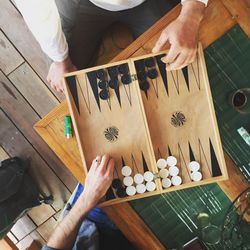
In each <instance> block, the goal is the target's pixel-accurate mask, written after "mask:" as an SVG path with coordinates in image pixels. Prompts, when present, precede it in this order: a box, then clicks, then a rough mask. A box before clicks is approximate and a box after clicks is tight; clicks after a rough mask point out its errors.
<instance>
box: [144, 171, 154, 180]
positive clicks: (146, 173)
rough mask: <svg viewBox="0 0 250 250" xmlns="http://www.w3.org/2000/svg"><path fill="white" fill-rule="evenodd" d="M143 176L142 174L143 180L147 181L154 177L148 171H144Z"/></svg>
mask: <svg viewBox="0 0 250 250" xmlns="http://www.w3.org/2000/svg"><path fill="white" fill-rule="evenodd" d="M143 176H144V180H145V181H148V182H149V181H152V180H153V179H154V174H153V173H152V172H150V171H146V172H145V173H144V175H143Z"/></svg>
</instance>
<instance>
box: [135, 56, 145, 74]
mask: <svg viewBox="0 0 250 250" xmlns="http://www.w3.org/2000/svg"><path fill="white" fill-rule="evenodd" d="M135 69H136V71H137V72H139V71H145V64H144V60H143V59H142V60H139V61H135Z"/></svg>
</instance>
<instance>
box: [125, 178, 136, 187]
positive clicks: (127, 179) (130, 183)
mask: <svg viewBox="0 0 250 250" xmlns="http://www.w3.org/2000/svg"><path fill="white" fill-rule="evenodd" d="M133 182H134V181H133V178H132V177H131V176H126V177H124V178H123V184H124V185H125V186H127V187H129V186H132V185H133Z"/></svg>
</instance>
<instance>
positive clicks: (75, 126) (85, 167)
mask: <svg viewBox="0 0 250 250" xmlns="http://www.w3.org/2000/svg"><path fill="white" fill-rule="evenodd" d="M63 85H64V90H65V92H66V93H65V95H66V100H67V103H68V107H69V112H70V115H71V120H72V123H73V127H74V133H75V136H76V140H77V145H78V147H79V152H80V156H81V160H82V164H83V171H84V174H85V176H86V175H87V173H88V166H87V162H86V159H85V156H84V153H83V152H84V150H83V145H82V140H81V138H80V135H79V129H78V125H77V123H76V120H75V115H76V112H75V111H74V109H73V107H72V103H71V101H70V91H69V89H68V86H67V83H66V79H65V77H64V78H63Z"/></svg>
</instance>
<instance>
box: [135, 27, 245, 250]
mask: <svg viewBox="0 0 250 250" xmlns="http://www.w3.org/2000/svg"><path fill="white" fill-rule="evenodd" d="M205 59H206V64H207V69H208V75H209V80H210V85H211V90H212V95H213V99H214V105H215V109H216V114H217V120H218V125H219V130H220V135H221V139H222V144H223V148H224V150H225V151H226V152H227V153H228V154H229V155H230V157H231V158H232V159H233V161H234V162H235V163H236V165H237V166H238V167H239V169H240V171H241V172H242V173H243V175H244V176H245V177H246V178H247V179H248V180H250V173H249V168H250V165H249V160H250V150H249V147H248V145H246V143H245V141H244V140H243V139H242V138H241V136H240V135H239V134H238V132H237V129H238V128H240V127H242V126H243V127H244V128H246V129H250V116H249V115H242V114H239V113H238V112H237V111H235V110H234V109H233V107H232V106H231V105H230V103H229V101H228V96H229V95H230V93H231V92H232V91H235V90H236V89H238V88H246V87H249V86H250V40H249V39H248V37H247V36H246V35H245V34H244V32H243V31H242V30H241V28H240V27H239V26H238V25H236V26H235V27H233V28H232V29H231V30H230V31H229V32H227V33H226V34H225V35H224V36H222V37H221V38H220V39H218V40H217V41H215V42H214V43H213V44H212V45H210V46H209V47H208V48H207V49H206V50H205ZM130 204H131V205H132V207H133V208H134V209H135V210H136V211H137V212H138V214H139V215H140V216H141V217H142V219H143V220H144V221H145V222H146V224H147V225H148V226H149V228H150V229H151V230H152V231H153V232H154V234H155V235H156V236H157V237H158V239H159V240H160V241H161V242H162V243H163V245H165V246H166V247H167V248H168V249H182V246H183V244H184V243H186V242H188V241H189V240H191V239H193V238H194V237H196V236H198V237H199V238H200V239H202V240H203V242H204V243H205V245H206V247H207V248H208V249H218V250H222V249H223V244H222V243H221V242H218V238H216V237H215V233H216V234H217V236H218V232H220V229H221V226H222V224H223V220H224V216H225V214H226V212H227V209H228V208H229V206H230V204H231V201H230V200H229V199H228V197H227V196H226V195H225V193H224V192H223V191H222V190H221V189H220V187H219V186H218V185H217V184H210V185H205V186H199V187H195V188H190V189H185V190H180V191H176V192H171V193H166V194H162V195H158V196H153V197H150V198H145V199H140V200H135V201H131V202H130ZM204 224H205V225H204ZM209 230H210V231H209ZM212 241H214V242H212Z"/></svg>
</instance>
